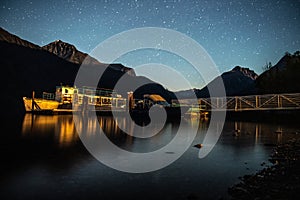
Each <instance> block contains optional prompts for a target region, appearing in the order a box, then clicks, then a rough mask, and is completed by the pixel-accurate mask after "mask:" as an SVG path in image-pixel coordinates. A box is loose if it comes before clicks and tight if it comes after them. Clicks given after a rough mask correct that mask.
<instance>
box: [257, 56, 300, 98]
mask: <svg viewBox="0 0 300 200" xmlns="http://www.w3.org/2000/svg"><path fill="white" fill-rule="evenodd" d="M299 77H300V52H299V51H297V52H295V53H294V55H291V54H286V55H285V56H283V57H282V58H281V59H280V60H279V61H278V63H277V64H276V65H274V66H273V67H271V68H270V69H268V70H266V71H265V72H263V73H262V74H261V75H260V76H259V77H258V78H257V80H256V87H257V88H258V89H259V93H261V94H267V93H292V92H300V79H299Z"/></svg>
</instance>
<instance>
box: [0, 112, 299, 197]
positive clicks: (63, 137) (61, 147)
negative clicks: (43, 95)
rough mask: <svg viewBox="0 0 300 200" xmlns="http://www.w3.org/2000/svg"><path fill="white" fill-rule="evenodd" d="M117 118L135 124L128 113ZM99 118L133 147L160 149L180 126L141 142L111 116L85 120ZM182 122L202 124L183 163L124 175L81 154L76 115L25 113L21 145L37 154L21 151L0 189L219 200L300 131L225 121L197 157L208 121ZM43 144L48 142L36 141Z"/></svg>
mask: <svg viewBox="0 0 300 200" xmlns="http://www.w3.org/2000/svg"><path fill="white" fill-rule="evenodd" d="M119 122H121V123H124V124H126V125H127V126H129V127H130V126H132V124H130V122H129V121H128V120H127V119H125V118H124V119H122V120H119ZM95 123H99V124H100V126H101V127H102V128H103V130H104V132H105V133H106V135H107V137H108V138H109V139H110V140H111V141H112V142H113V143H115V144H116V145H118V146H119V147H121V148H124V149H126V150H129V151H134V152H148V151H151V150H155V149H158V148H160V147H162V146H163V145H165V144H167V143H168V142H169V141H170V140H171V139H172V138H173V137H174V135H175V134H176V131H177V128H178V124H177V123H175V122H168V123H167V124H166V125H165V127H164V129H163V130H162V131H161V132H160V133H159V134H157V135H156V136H154V137H151V138H150V139H139V138H134V137H132V136H130V135H127V134H125V133H123V132H122V131H120V130H119V129H118V125H117V124H116V122H115V121H114V120H113V119H112V118H111V117H104V116H103V117H99V118H98V121H88V122H87V126H86V127H88V129H90V130H92V129H93V128H94V127H95ZM184 123H185V125H186V127H187V131H189V130H188V127H189V126H190V127H198V129H199V131H198V134H197V136H196V138H195V139H194V142H193V144H192V146H191V147H190V148H189V149H188V150H187V151H186V153H185V154H184V155H183V156H182V157H181V158H180V159H179V160H177V161H175V162H174V163H172V164H171V165H170V166H168V167H166V168H163V169H161V170H159V171H155V172H151V173H147V174H127V173H122V172H118V171H116V170H113V169H110V168H108V167H106V166H104V165H102V164H101V163H99V162H98V161H96V160H95V159H93V158H92V157H91V156H90V155H89V154H88V153H86V152H85V153H81V152H82V151H84V150H82V149H84V148H82V146H83V145H82V144H81V142H80V138H79V136H78V134H77V131H76V129H75V125H74V122H73V118H72V116H70V115H55V116H42V115H34V116H32V115H30V114H26V115H25V116H24V120H23V125H22V130H21V132H22V139H23V140H22V141H21V142H22V143H23V144H26V145H27V146H28V147H30V148H31V150H32V151H28V152H27V151H26V149H24V155H22V156H21V157H20V159H24V160H26V161H19V162H20V164H18V165H17V166H18V167H16V168H14V169H11V174H12V175H11V176H8V177H6V179H3V180H2V181H1V185H2V186H3V187H1V189H0V194H1V193H2V194H7V195H8V196H10V197H19V198H21V197H22V198H23V199H26V198H28V199H30V198H33V197H40V198H44V197H49V198H50V199H54V198H57V197H59V198H72V199H76V198H80V197H83V198H82V199H85V198H87V199H92V198H94V199H95V198H96V199H113V198H125V199H126V198H128V197H133V198H143V199H147V198H149V199H153V198H157V197H163V198H164V199H187V196H189V195H191V194H192V195H194V196H196V197H198V198H199V199H217V198H219V197H221V196H223V197H224V196H226V194H227V188H228V187H229V186H230V185H232V184H233V183H235V182H237V181H238V177H240V176H243V175H245V174H249V173H254V172H255V171H257V170H259V169H261V168H262V166H261V163H262V162H266V163H268V158H269V154H270V153H271V150H272V148H273V147H272V144H278V143H282V142H284V141H286V140H288V139H289V138H291V137H294V136H296V135H297V134H296V133H297V132H300V131H299V127H297V128H294V126H290V125H283V124H278V123H277V124H265V123H254V122H231V121H228V122H226V123H225V125H224V129H223V131H222V135H221V137H220V138H219V140H218V143H217V145H216V146H215V147H214V149H213V151H212V152H211V153H210V154H209V155H208V156H207V157H205V158H203V159H199V158H198V153H199V149H198V148H195V147H193V145H195V144H198V143H202V142H203V138H204V136H205V134H206V130H207V129H208V125H209V123H208V122H207V121H203V122H201V123H200V124H197V123H195V121H193V119H188V118H187V119H185V120H184ZM77 128H82V127H80V126H79V127H77ZM91 132H92V131H91ZM298 135H299V134H298ZM91 137H93V136H92V135H91ZM32 141H35V142H32ZM27 143H28V144H27ZM40 143H42V144H43V145H41V146H40V145H38V144H40ZM12 145H14V144H12ZM200 151H201V149H200ZM54 152H55V153H54ZM166 153H171V152H166ZM28 159H29V160H31V161H30V162H28ZM14 167H15V166H14ZM21 169H22V170H21ZM136 187H137V188H136ZM0 197H1V196H0ZM200 197H201V198H200ZM133 198H132V199H133Z"/></svg>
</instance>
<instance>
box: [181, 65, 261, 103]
mask: <svg viewBox="0 0 300 200" xmlns="http://www.w3.org/2000/svg"><path fill="white" fill-rule="evenodd" d="M257 77H258V75H257V74H256V73H255V72H254V71H253V70H250V69H249V68H243V67H240V66H236V67H234V68H233V69H232V70H230V71H227V72H224V73H222V74H221V76H218V77H216V78H215V79H214V80H212V81H211V82H209V83H208V84H207V85H206V86H205V87H203V88H202V89H196V88H195V89H193V90H186V91H179V92H176V93H175V94H176V95H177V97H178V98H191V97H192V94H193V93H194V95H195V94H196V96H197V97H198V98H208V97H210V94H209V90H208V88H212V89H213V88H216V89H217V88H218V87H219V84H218V83H219V82H220V81H223V83H224V87H225V92H226V95H227V96H235V95H248V94H253V93H255V92H256V88H255V80H256V79H257ZM220 79H221V80H220Z"/></svg>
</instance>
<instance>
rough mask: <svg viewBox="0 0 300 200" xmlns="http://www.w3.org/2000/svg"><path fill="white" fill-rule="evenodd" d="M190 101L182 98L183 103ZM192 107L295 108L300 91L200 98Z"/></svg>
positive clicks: (298, 101) (227, 109) (232, 108)
mask: <svg viewBox="0 0 300 200" xmlns="http://www.w3.org/2000/svg"><path fill="white" fill-rule="evenodd" d="M189 102H191V100H189V99H184V100H180V103H181V105H184V104H185V105H191V104H190V103H189ZM192 107H193V108H199V109H200V110H202V111H212V110H214V111H249V110H253V111H259V110H295V109H300V93H290V94H265V95H251V96H233V97H211V98H199V99H198V105H192Z"/></svg>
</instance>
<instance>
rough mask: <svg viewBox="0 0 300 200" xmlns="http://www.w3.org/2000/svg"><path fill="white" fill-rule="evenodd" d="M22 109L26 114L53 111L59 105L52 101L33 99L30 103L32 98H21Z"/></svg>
mask: <svg viewBox="0 0 300 200" xmlns="http://www.w3.org/2000/svg"><path fill="white" fill-rule="evenodd" d="M23 102H24V107H25V111H26V112H31V111H37V110H43V111H47V110H54V109H57V108H58V107H59V105H60V104H61V103H59V102H57V101H54V100H47V99H39V98H36V99H34V103H32V98H27V97H23Z"/></svg>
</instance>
